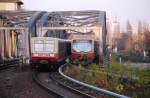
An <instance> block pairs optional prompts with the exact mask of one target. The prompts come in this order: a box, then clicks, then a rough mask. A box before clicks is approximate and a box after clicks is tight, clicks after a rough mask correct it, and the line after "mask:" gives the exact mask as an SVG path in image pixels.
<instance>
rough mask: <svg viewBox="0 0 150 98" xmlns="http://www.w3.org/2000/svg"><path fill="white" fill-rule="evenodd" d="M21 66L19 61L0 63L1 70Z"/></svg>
mask: <svg viewBox="0 0 150 98" xmlns="http://www.w3.org/2000/svg"><path fill="white" fill-rule="evenodd" d="M18 64H19V59H12V60H7V61H6V60H5V61H4V60H3V61H0V70H4V69H8V68H11V67H16V66H17V65H18Z"/></svg>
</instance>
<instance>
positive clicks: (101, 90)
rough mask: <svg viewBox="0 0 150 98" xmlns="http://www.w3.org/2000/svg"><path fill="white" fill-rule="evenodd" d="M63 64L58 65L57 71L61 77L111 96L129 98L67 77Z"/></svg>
mask: <svg viewBox="0 0 150 98" xmlns="http://www.w3.org/2000/svg"><path fill="white" fill-rule="evenodd" d="M64 66H65V65H62V66H61V67H59V73H60V74H61V75H62V76H63V77H65V78H67V79H68V80H70V81H72V82H75V83H77V84H79V85H83V86H85V87H87V88H91V89H93V90H95V91H98V92H100V93H103V94H106V95H110V96H113V97H117V98H130V97H128V96H125V95H121V94H118V93H114V92H111V91H108V90H106V89H102V88H98V87H95V86H93V85H89V84H86V83H83V82H81V81H79V80H76V79H73V78H71V77H69V76H67V75H65V74H64V73H63V68H64Z"/></svg>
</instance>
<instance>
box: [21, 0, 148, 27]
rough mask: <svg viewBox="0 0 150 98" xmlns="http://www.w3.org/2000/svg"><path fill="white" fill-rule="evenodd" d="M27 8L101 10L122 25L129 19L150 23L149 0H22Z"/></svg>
mask: <svg viewBox="0 0 150 98" xmlns="http://www.w3.org/2000/svg"><path fill="white" fill-rule="evenodd" d="M22 1H23V2H24V8H25V9H27V10H43V11H62V10H63V11H64V10H102V11H106V13H107V17H110V18H112V19H114V17H116V16H117V17H118V18H119V20H120V22H121V25H122V27H124V25H125V23H126V20H127V19H129V20H130V21H131V22H132V23H134V24H136V23H137V22H138V21H139V20H141V21H143V20H144V21H147V22H148V23H150V0H22Z"/></svg>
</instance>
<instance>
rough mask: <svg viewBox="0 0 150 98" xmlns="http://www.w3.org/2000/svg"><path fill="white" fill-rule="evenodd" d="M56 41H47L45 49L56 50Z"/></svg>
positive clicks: (47, 50)
mask: <svg viewBox="0 0 150 98" xmlns="http://www.w3.org/2000/svg"><path fill="white" fill-rule="evenodd" d="M54 48H55V47H54V41H46V42H45V51H46V52H49V53H53V52H54Z"/></svg>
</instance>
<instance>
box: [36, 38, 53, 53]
mask: <svg viewBox="0 0 150 98" xmlns="http://www.w3.org/2000/svg"><path fill="white" fill-rule="evenodd" d="M34 45H35V46H34V49H35V52H37V53H43V52H46V53H53V52H54V41H45V42H44V41H42V40H38V41H35V44H34Z"/></svg>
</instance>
